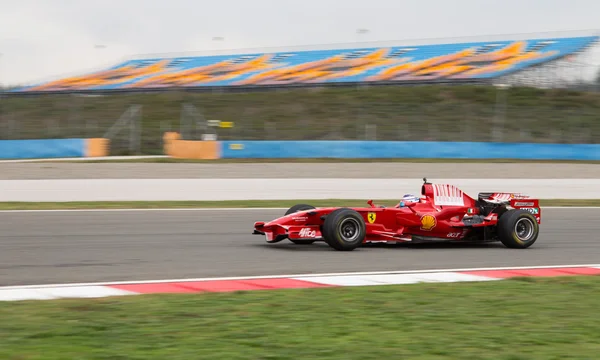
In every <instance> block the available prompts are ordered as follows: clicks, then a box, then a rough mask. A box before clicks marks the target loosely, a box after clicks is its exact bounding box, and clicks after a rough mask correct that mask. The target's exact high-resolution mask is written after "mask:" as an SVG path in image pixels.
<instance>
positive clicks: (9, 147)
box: [0, 139, 109, 159]
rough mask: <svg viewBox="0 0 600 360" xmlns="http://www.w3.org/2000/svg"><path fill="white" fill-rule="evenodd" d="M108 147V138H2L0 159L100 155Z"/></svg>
mask: <svg viewBox="0 0 600 360" xmlns="http://www.w3.org/2000/svg"><path fill="white" fill-rule="evenodd" d="M108 149H109V140H108V139H35V140H0V159H53V158H78V157H99V156H107V155H108Z"/></svg>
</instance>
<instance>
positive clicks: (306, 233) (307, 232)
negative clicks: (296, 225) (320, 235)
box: [298, 228, 317, 238]
mask: <svg viewBox="0 0 600 360" xmlns="http://www.w3.org/2000/svg"><path fill="white" fill-rule="evenodd" d="M298 236H300V237H303V238H314V237H316V236H317V232H316V231H315V230H311V229H310V228H302V229H300V231H299V232H298Z"/></svg>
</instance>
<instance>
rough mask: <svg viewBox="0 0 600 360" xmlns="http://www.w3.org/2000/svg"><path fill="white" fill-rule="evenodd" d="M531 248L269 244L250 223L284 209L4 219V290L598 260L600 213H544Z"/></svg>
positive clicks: (0, 249) (0, 272) (0, 246)
mask: <svg viewBox="0 0 600 360" xmlns="http://www.w3.org/2000/svg"><path fill="white" fill-rule="evenodd" d="M543 211H544V212H543V218H542V221H543V223H542V228H541V235H540V238H539V240H538V242H537V243H536V244H534V246H533V247H532V248H529V249H527V250H510V249H507V248H505V247H504V246H502V244H499V243H498V244H486V245H457V244H453V245H450V244H426V245H416V244H412V245H406V244H403V245H393V246H385V245H374V246H368V247H364V248H360V249H358V250H356V251H353V252H337V251H334V250H331V249H330V248H329V247H328V246H327V245H325V244H313V245H310V246H298V245H294V244H292V243H290V242H289V241H284V242H281V243H278V244H266V243H265V242H264V238H262V237H261V236H256V235H251V230H252V224H253V222H254V221H257V220H268V219H270V218H273V217H276V216H279V215H281V214H282V213H283V210H183V211H169V210H165V211H163V210H157V211H120V210H116V211H65V212H60V211H57V212H1V213H0V230H1V231H0V286H7V285H36V284H48V283H73V282H96V281H133V280H162V279H181V278H200V277H224V276H254V275H281V274H309V273H326V272H353V271H387V270H425V269H448V268H474V267H496V266H535V265H570V264H589V263H598V259H600V239H598V235H597V234H598V230H599V229H600V223H599V222H598V219H599V218H600V209H580V208H571V209H544V210H543Z"/></svg>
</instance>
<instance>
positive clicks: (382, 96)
mask: <svg viewBox="0 0 600 360" xmlns="http://www.w3.org/2000/svg"><path fill="white" fill-rule="evenodd" d="M496 95H497V93H496V89H495V88H494V87H491V86H474V85H461V86H443V85H427V86H414V87H413V86H385V87H369V88H352V87H348V88H322V89H289V90H279V91H264V92H248V93H185V92H178V91H169V92H164V93H152V94H139V93H137V94H117V95H107V96H102V97H73V96H69V95H45V96H37V97H7V98H5V99H3V100H2V114H3V115H4V116H5V118H6V119H9V120H10V121H9V122H7V123H6V124H7V127H6V131H4V132H2V134H3V135H2V136H5V137H9V138H22V139H27V138H55V137H60V138H64V137H99V136H102V135H103V134H104V133H105V132H106V131H107V130H108V128H109V127H110V126H112V125H113V123H114V122H115V121H116V120H117V119H118V118H119V117H120V116H121V114H122V113H123V112H125V111H126V110H127V108H128V107H129V106H130V105H133V104H139V105H142V106H143V114H142V144H141V145H142V153H143V154H151V155H153V154H162V134H163V133H164V132H165V131H169V130H176V131H179V130H180V118H181V115H182V112H181V106H182V104H184V103H189V104H193V105H195V106H196V107H197V108H198V109H199V110H200V111H201V112H202V114H203V116H204V117H205V118H206V119H216V120H222V121H232V122H234V123H235V126H234V127H233V128H231V129H219V130H218V134H219V138H220V139H223V140H226V139H246V140H252V139H254V140H256V139H258V140H265V139H266V140H330V139H340V140H346V139H350V140H354V139H358V140H364V139H365V126H366V125H367V124H371V125H376V126H377V131H376V134H377V139H378V140H436V141H491V140H493V137H492V132H493V129H494V128H495V127H496V125H497V122H496V118H495V113H496ZM506 99H507V100H506V101H507V102H506V104H507V108H506V120H505V121H504V123H503V126H502V127H501V131H502V133H503V134H504V138H503V139H502V141H510V142H528V141H533V142H558V143H590V142H598V140H599V139H600V122H599V121H598V117H599V115H600V93H597V92H578V91H571V90H540V89H532V88H520V87H516V88H511V89H510V90H509V91H508V92H507V98H506ZM187 119H189V120H191V121H190V122H191V123H192V124H195V123H196V119H192V118H191V117H187ZM7 121H8V120H7ZM200 134H201V132H200V130H198V131H197V132H194V133H193V134H192V133H190V134H189V136H188V138H199V136H200ZM113 140H114V141H113V143H112V150H113V154H114V155H120V154H126V153H127V152H128V150H127V149H128V141H129V133H128V130H127V129H124V130H123V131H122V132H121V133H120V134H119V135H118V136H117V138H115V139H113Z"/></svg>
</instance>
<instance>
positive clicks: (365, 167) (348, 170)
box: [0, 161, 600, 180]
mask: <svg viewBox="0 0 600 360" xmlns="http://www.w3.org/2000/svg"><path fill="white" fill-rule="evenodd" d="M422 177H427V178H431V179H435V178H442V179H443V178H446V179H448V178H450V179H456V178H463V179H469V178H476V179H504V178H506V179H511V178H512V179H519V178H526V179H568V178H571V179H597V178H600V164H568V163H562V164H551V163H529V164H519V163H485V162H483V161H482V162H481V163H430V164H428V163H400V162H397V163H396V162H387V163H386V162H383V163H240V164H235V163H233V164H223V163H215V164H194V163H187V164H186V163H183V164H181V163H172V164H161V163H0V180H13V179H33V180H35V179H200V178H202V179H214V178H220V179H233V178H238V179H239V178H380V179H382V178H387V179H395V178H404V179H407V178H411V179H421V178H422Z"/></svg>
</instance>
